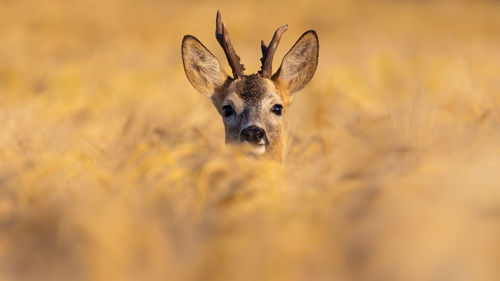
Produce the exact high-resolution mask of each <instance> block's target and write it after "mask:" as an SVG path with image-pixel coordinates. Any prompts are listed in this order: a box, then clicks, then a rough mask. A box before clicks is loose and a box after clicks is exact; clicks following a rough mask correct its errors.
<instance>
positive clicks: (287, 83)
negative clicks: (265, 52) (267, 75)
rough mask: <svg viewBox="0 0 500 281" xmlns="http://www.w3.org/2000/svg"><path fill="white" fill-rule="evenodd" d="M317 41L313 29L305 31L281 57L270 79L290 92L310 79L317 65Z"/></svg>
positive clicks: (293, 91)
mask: <svg viewBox="0 0 500 281" xmlns="http://www.w3.org/2000/svg"><path fill="white" fill-rule="evenodd" d="M318 55H319V41H318V35H317V34H316V32H315V31H314V30H309V31H306V32H305V33H304V34H302V36H300V38H299V40H297V42H296V43H295V45H293V47H292V48H291V49H290V51H288V53H287V54H286V55H285V57H284V58H283V61H282V62H281V66H280V68H279V69H278V71H276V73H274V75H273V77H272V80H273V81H274V82H275V83H277V84H278V85H280V86H281V87H285V88H286V89H288V92H289V93H290V95H291V94H293V93H295V92H297V91H299V90H300V89H302V88H304V86H305V85H306V84H307V83H309V81H311V79H312V77H313V76H314V73H315V72H316V67H317V66H318Z"/></svg>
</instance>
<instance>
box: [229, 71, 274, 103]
mask: <svg viewBox="0 0 500 281" xmlns="http://www.w3.org/2000/svg"><path fill="white" fill-rule="evenodd" d="M228 91H229V92H232V93H236V94H237V95H238V96H239V97H240V98H241V99H242V100H243V101H244V102H245V103H247V104H257V103H259V102H260V101H261V100H262V99H263V98H264V97H266V94H268V93H276V87H275V85H274V83H273V82H272V81H271V80H269V79H264V78H261V77H259V76H257V75H256V74H252V75H249V76H246V77H243V78H241V79H238V80H236V81H234V82H233V83H231V85H230V86H229V88H228Z"/></svg>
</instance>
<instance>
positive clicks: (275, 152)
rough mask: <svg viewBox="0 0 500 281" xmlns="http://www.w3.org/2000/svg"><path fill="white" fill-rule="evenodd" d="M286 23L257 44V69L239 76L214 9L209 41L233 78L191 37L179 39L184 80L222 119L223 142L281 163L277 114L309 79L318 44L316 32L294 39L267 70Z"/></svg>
mask: <svg viewBox="0 0 500 281" xmlns="http://www.w3.org/2000/svg"><path fill="white" fill-rule="evenodd" d="M287 29H288V25H283V26H280V27H278V28H277V29H276V31H275V33H274V35H273V37H272V39H271V41H270V43H269V45H266V44H265V43H264V41H263V40H262V41H261V51H262V58H261V59H260V61H261V63H262V66H261V69H260V70H259V71H258V72H257V73H255V74H250V75H247V74H244V70H245V67H244V65H243V64H241V63H240V57H239V56H238V55H237V54H236V52H235V50H234V47H233V45H232V44H231V41H230V39H229V34H228V29H227V27H226V24H225V23H224V22H223V21H222V16H221V13H220V11H217V16H216V28H215V37H216V39H217V41H218V42H219V44H220V45H221V47H222V49H223V51H224V53H225V55H226V58H227V61H228V63H229V66H230V67H231V70H232V74H233V76H232V77H231V76H229V75H228V74H227V73H226V72H225V71H224V70H223V68H222V67H221V64H220V62H219V60H218V59H217V58H216V57H215V56H214V55H213V54H212V53H211V52H210V51H209V50H208V49H207V48H206V47H205V46H204V45H203V44H202V43H201V42H200V41H199V40H198V39H197V38H196V37H194V36H192V35H185V36H184V38H183V40H182V45H181V50H182V62H183V66H184V71H185V73H186V76H187V79H188V80H189V82H190V83H191V84H192V86H193V87H194V88H195V89H196V90H197V91H198V92H199V93H201V94H203V95H205V96H207V97H209V98H210V99H211V101H212V104H213V105H214V106H215V108H216V109H217V111H218V113H219V114H220V115H221V116H222V121H223V123H224V128H225V140H226V143H227V144H246V145H249V147H250V152H251V154H253V155H256V156H258V157H261V156H262V157H269V158H271V159H274V160H277V161H283V149H284V144H283V142H284V141H283V135H282V134H283V132H282V131H283V115H284V113H286V112H287V110H288V108H289V105H290V103H291V101H292V99H293V97H294V95H295V94H296V93H297V92H298V91H300V90H301V89H302V88H304V86H305V85H306V84H307V83H309V81H311V79H312V77H313V76H314V73H315V72H316V68H317V65H318V56H319V40H318V35H317V34H316V31H314V30H308V31H306V32H305V33H303V34H302V36H300V38H299V39H298V40H297V41H296V43H295V44H294V45H293V46H292V48H291V49H290V50H289V51H288V52H287V53H286V55H285V56H284V57H283V60H282V62H281V65H280V67H279V68H278V70H277V71H276V72H275V73H273V72H272V62H273V57H274V53H275V52H276V49H277V47H278V44H279V41H280V40H281V37H282V35H283V33H284V32H285V31H286V30H287Z"/></svg>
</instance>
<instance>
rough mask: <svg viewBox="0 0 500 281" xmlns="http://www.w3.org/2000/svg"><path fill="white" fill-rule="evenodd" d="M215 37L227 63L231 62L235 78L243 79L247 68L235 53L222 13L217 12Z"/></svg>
mask: <svg viewBox="0 0 500 281" xmlns="http://www.w3.org/2000/svg"><path fill="white" fill-rule="evenodd" d="M215 37H216V38H217V41H219V44H220V45H221V46H222V49H223V50H224V53H225V54H226V58H227V61H228V62H229V66H230V67H231V69H232V70H233V76H234V78H238V77H242V76H244V75H245V74H244V73H243V71H244V70H245V66H244V65H243V64H241V63H240V57H239V56H238V55H237V54H236V52H235V51H234V48H233V45H232V44H231V41H230V40H229V34H228V32H227V27H226V24H224V22H223V21H222V17H221V15H220V12H219V11H218V10H217V18H216V20H215Z"/></svg>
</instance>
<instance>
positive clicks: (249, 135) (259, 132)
mask: <svg viewBox="0 0 500 281" xmlns="http://www.w3.org/2000/svg"><path fill="white" fill-rule="evenodd" d="M265 136H266V131H264V129H262V128H260V127H257V126H255V125H251V126H248V127H246V128H245V129H243V131H241V140H242V141H247V142H249V143H253V144H258V143H260V142H261V141H262V140H263V139H264V137H265Z"/></svg>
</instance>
